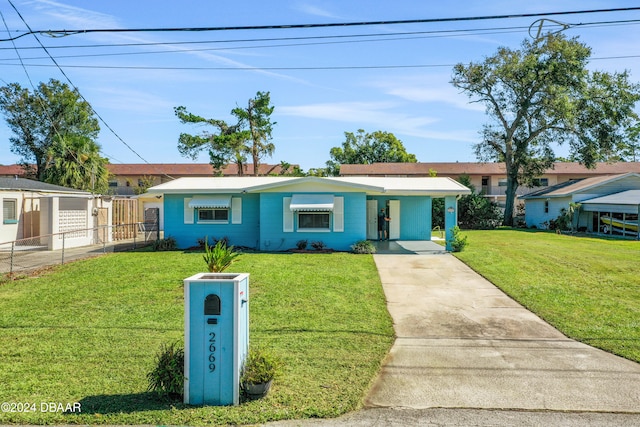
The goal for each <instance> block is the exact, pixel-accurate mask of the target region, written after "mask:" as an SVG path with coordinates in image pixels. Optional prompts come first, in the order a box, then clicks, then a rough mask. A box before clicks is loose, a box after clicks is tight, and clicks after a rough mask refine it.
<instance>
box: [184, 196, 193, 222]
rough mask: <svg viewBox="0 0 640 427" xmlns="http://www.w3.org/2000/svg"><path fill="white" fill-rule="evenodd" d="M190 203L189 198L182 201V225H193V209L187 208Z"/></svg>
mask: <svg viewBox="0 0 640 427" xmlns="http://www.w3.org/2000/svg"><path fill="white" fill-rule="evenodd" d="M190 201H191V198H190V197H188V198H185V199H184V223H185V224H193V214H194V209H193V208H190V207H189V202H190Z"/></svg>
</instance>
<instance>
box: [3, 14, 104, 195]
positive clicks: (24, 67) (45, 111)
mask: <svg viewBox="0 0 640 427" xmlns="http://www.w3.org/2000/svg"><path fill="white" fill-rule="evenodd" d="M0 17H2V23H3V24H4V27H5V29H6V30H7V32H9V27H8V26H7V21H6V20H5V19H4V14H3V13H2V11H0ZM11 43H12V44H13V45H14V48H15V52H16V55H17V56H18V59H19V60H20V65H21V66H22V69H23V70H24V73H25V74H26V76H27V80H29V85H30V86H31V88H32V89H33V93H34V94H36V87H35V85H34V84H33V80H31V75H30V74H29V71H27V67H26V66H25V64H24V62H23V60H22V57H21V56H20V52H18V49H17V47H16V46H15V42H14V41H12V42H11ZM36 98H37V100H38V102H39V103H40V105H41V107H42V111H43V112H44V114H46V116H47V118H48V119H49V121H50V122H51V125H52V127H53V131H54V132H55V134H56V135H57V136H58V138H60V141H64V138H63V137H62V134H61V133H60V130H59V129H58V127H57V126H56V123H55V122H54V120H53V118H52V117H51V116H50V115H49V110H48V109H47V108H46V106H45V105H44V99H42V97H40V96H39V95H36ZM63 148H64V149H65V150H66V151H67V152H68V153H69V154H70V155H71V157H73V159H74V160H75V161H76V163H77V164H78V166H80V167H81V168H82V169H84V170H86V171H87V172H93V171H90V170H89V169H87V167H86V166H85V164H84V163H82V162H81V161H80V159H78V157H77V156H76V153H74V152H73V151H71V150H70V149H69V148H68V147H67V146H66V145H63ZM38 172H39V173H40V172H41V171H38ZM91 192H93V188H92V189H91Z"/></svg>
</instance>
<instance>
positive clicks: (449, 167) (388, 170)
mask: <svg viewBox="0 0 640 427" xmlns="http://www.w3.org/2000/svg"><path fill="white" fill-rule="evenodd" d="M430 170H431V171H435V172H436V173H437V174H438V175H439V176H458V175H506V174H507V170H506V167H505V164H504V163H472V162H467V163H465V162H449V163H447V162H442V163H373V164H370V165H341V166H340V176H358V175H361V176H394V175H395V176H398V175H407V176H410V175H420V176H429V173H430ZM629 172H636V173H640V162H617V163H598V164H596V167H595V168H594V169H587V168H586V167H585V166H583V165H581V164H579V163H570V162H556V163H554V164H553V167H551V168H549V169H547V170H546V171H545V173H544V174H545V175H580V176H584V175H587V176H588V175H603V174H606V175H613V174H621V173H629Z"/></svg>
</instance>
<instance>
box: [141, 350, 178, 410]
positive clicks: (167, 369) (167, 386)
mask: <svg viewBox="0 0 640 427" xmlns="http://www.w3.org/2000/svg"><path fill="white" fill-rule="evenodd" d="M147 380H148V381H149V387H148V389H149V391H155V392H158V393H160V394H164V395H168V396H169V397H174V398H182V396H183V394H184V347H183V346H182V344H181V343H179V342H174V343H171V344H161V345H160V351H159V352H158V353H157V354H156V359H155V367H154V368H153V370H152V371H151V372H149V373H148V374H147Z"/></svg>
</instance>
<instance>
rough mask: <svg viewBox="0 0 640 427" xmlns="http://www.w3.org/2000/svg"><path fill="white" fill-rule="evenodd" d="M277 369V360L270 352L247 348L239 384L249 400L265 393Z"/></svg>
mask: <svg viewBox="0 0 640 427" xmlns="http://www.w3.org/2000/svg"><path fill="white" fill-rule="evenodd" d="M277 370H278V360H277V359H276V358H275V356H273V355H272V354H271V353H270V352H268V351H266V350H264V349H260V348H253V347H251V348H249V353H248V354H247V357H246V359H245V361H244V365H243V367H242V374H241V376H240V386H241V388H242V390H243V391H244V394H245V396H246V397H247V398H248V399H249V400H255V399H260V398H262V397H264V396H266V395H267V393H268V392H269V389H270V388H271V383H272V382H273V378H274V377H275V376H276V372H277Z"/></svg>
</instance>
